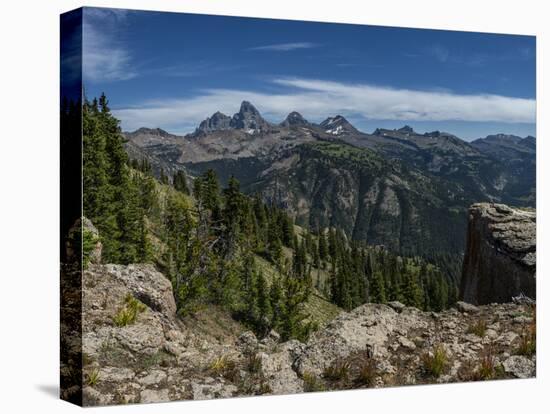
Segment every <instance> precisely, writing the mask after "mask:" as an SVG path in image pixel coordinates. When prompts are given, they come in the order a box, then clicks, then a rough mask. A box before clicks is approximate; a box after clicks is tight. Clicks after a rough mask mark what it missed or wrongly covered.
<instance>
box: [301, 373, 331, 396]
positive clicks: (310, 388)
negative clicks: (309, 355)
mask: <svg viewBox="0 0 550 414" xmlns="http://www.w3.org/2000/svg"><path fill="white" fill-rule="evenodd" d="M302 379H303V380H304V392H319V391H325V390H326V387H325V385H324V384H323V382H322V381H321V380H320V379H319V378H317V377H316V376H315V375H314V374H312V373H311V372H305V373H304V375H303V378H302Z"/></svg>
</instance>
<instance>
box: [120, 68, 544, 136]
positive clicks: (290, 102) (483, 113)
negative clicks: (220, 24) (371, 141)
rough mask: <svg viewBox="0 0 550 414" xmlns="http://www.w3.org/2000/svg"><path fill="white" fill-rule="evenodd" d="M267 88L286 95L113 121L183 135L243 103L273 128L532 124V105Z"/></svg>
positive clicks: (159, 106)
mask: <svg viewBox="0 0 550 414" xmlns="http://www.w3.org/2000/svg"><path fill="white" fill-rule="evenodd" d="M272 82H273V83H275V84H277V85H279V86H284V87H286V91H285V92H284V93H279V94H266V93H260V92H252V91H246V90H233V89H211V90H206V91H203V93H202V94H201V95H198V96H195V97H192V98H186V99H169V100H158V101H149V102H145V103H144V104H142V105H139V106H137V107H131V108H130V107H129V108H120V109H118V110H116V111H115V115H116V116H117V117H119V118H120V119H121V120H122V126H123V128H124V129H126V130H133V129H136V128H139V127H141V126H149V127H161V128H164V129H167V130H169V131H174V132H177V133H183V132H189V131H192V130H193V129H194V128H195V126H196V125H198V123H199V122H200V121H201V120H203V119H204V118H206V117H207V116H210V115H211V114H212V113H214V112H215V111H218V110H219V111H222V112H224V113H226V114H228V115H232V114H233V113H235V112H236V111H238V109H239V105H240V102H241V101H242V100H248V101H250V102H252V103H253V104H254V105H256V106H257V108H258V109H259V110H260V112H261V113H262V114H263V115H264V116H265V117H266V118H267V119H269V120H271V121H273V122H278V121H281V120H282V119H283V118H284V117H285V116H286V115H287V114H288V113H289V112H290V111H298V112H300V113H301V114H302V115H304V117H306V118H307V119H309V120H310V121H314V122H319V121H321V120H323V119H324V118H326V117H327V116H330V115H335V114H342V115H344V116H347V117H350V118H353V119H359V120H400V121H470V122H503V123H534V122H535V100H533V99H523V98H513V97H506V96H500V95H488V94H478V95H462V94H456V93H452V92H449V91H437V90H436V91H433V90H430V91H421V90H410V89H394V88H390V87H384V86H375V85H369V84H349V83H340V82H330V81H323V80H313V79H302V78H291V79H274V80H272Z"/></svg>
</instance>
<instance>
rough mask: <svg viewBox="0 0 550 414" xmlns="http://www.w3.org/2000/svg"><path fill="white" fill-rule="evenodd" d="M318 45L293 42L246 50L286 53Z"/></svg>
mask: <svg viewBox="0 0 550 414" xmlns="http://www.w3.org/2000/svg"><path fill="white" fill-rule="evenodd" d="M318 46H319V45H318V44H316V43H311V42H295V43H278V44H274V45H264V46H256V47H251V48H248V50H260V51H263V50H265V51H269V50H271V51H276V52H288V51H291V50H296V49H311V48H313V47H318Z"/></svg>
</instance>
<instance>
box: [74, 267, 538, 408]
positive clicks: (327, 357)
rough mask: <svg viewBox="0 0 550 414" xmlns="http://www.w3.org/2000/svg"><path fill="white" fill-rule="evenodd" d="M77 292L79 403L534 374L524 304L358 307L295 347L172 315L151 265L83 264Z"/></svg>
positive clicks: (163, 283)
mask: <svg viewBox="0 0 550 414" xmlns="http://www.w3.org/2000/svg"><path fill="white" fill-rule="evenodd" d="M83 292H84V296H83V338H82V340H83V361H84V383H85V386H84V389H83V395H84V404H85V405H105V404H115V403H116V404H119V403H137V402H141V403H146V402H159V401H169V400H181V399H208V398H218V397H231V396H239V395H259V394H286V393H298V392H304V391H306V392H307V391H322V390H336V389H352V388H365V387H385V386H395V385H409V384H423V383H434V382H437V383H446V382H455V381H469V380H484V379H499V378H528V377H533V376H535V362H536V356H535V348H534V335H535V330H534V327H535V321H534V308H533V306H532V305H526V304H514V303H509V304H493V305H486V306H479V307H476V306H473V305H468V304H466V303H461V302H460V303H458V304H457V308H456V309H451V310H448V311H445V312H441V313H427V312H422V311H419V310H418V309H416V308H410V307H405V306H404V305H402V304H400V303H398V302H394V303H390V304H388V305H379V304H366V305H363V306H360V307H359V308H357V309H355V310H353V311H351V312H346V313H341V314H340V315H339V316H337V317H336V318H335V319H334V320H333V321H332V322H330V323H329V324H328V325H327V326H326V327H324V328H323V329H322V330H320V331H318V332H316V333H315V334H314V335H313V336H312V337H311V338H310V340H309V341H308V342H307V343H301V342H298V341H296V340H291V341H288V342H280V340H279V335H278V334H277V333H276V332H271V333H270V334H269V335H268V336H267V337H266V338H264V339H262V340H258V339H257V338H256V337H255V336H254V334H252V333H251V332H242V328H240V325H237V324H235V322H231V319H230V318H227V320H224V319H223V316H220V315H221V311H220V315H217V316H216V317H215V318H213V319H214V322H212V321H210V322H208V323H211V324H212V325H211V326H207V327H205V326H204V324H206V323H207V322H206V321H203V322H202V323H188V322H186V321H185V320H181V319H180V318H177V317H176V315H175V309H176V308H175V304H174V299H173V296H172V287H171V285H170V282H169V281H168V280H167V279H166V278H165V277H164V276H163V275H162V274H161V273H159V272H158V271H156V270H155V269H154V267H153V266H150V265H130V266H120V265H99V264H92V265H91V266H90V268H89V269H88V270H87V271H85V272H84V275H83ZM231 323H233V324H234V325H230V324H231ZM216 325H217V327H216ZM239 329H241V331H239Z"/></svg>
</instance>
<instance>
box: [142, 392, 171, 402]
mask: <svg viewBox="0 0 550 414" xmlns="http://www.w3.org/2000/svg"><path fill="white" fill-rule="evenodd" d="M140 397H141V402H142V403H156V402H164V401H170V396H169V394H168V390H167V389H160V390H143V391H141V393H140Z"/></svg>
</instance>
